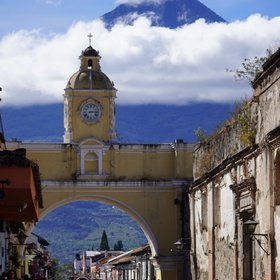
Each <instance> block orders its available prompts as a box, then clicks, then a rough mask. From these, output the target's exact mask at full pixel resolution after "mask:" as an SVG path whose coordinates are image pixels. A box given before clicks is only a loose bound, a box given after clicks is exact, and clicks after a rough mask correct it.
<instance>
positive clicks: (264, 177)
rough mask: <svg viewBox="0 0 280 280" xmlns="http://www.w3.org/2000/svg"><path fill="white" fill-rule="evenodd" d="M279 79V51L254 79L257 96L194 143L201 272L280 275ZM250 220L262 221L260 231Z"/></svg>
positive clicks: (193, 195)
mask: <svg viewBox="0 0 280 280" xmlns="http://www.w3.org/2000/svg"><path fill="white" fill-rule="evenodd" d="M279 79H280V50H278V51H277V53H276V56H275V55H273V57H272V58H271V60H269V63H266V64H265V65H264V71H263V73H262V74H261V75H259V76H258V79H256V80H255V81H254V83H253V88H254V95H253V97H252V99H251V100H250V101H249V102H248V103H244V104H243V105H242V106H241V107H240V110H237V111H236V113H235V114H234V115H233V117H232V119H230V120H229V121H228V122H227V123H225V125H224V126H223V127H222V128H221V129H220V130H219V131H217V132H215V133H214V134H213V135H212V136H211V137H210V138H208V139H202V141H201V143H199V144H198V145H197V146H196V148H195V150H194V156H193V158H194V172H193V173H194V180H195V181H194V183H193V185H192V187H191V190H190V200H191V203H190V205H191V215H192V220H191V226H192V229H191V233H192V252H193V255H194V259H196V260H197V264H198V265H197V267H194V268H193V274H195V275H196V276H197V277H196V278H195V279H204V278H203V277H201V276H200V275H202V274H203V275H204V273H206V272H208V279H280V276H279V275H280V265H279V263H280V259H279V256H278V254H277V253H276V252H280V245H279V244H280V234H279V230H278V229H279V227H280V217H279V215H280V210H279V206H280V205H279V204H280V191H279V188H280V178H279V179H277V178H278V177H279V175H278V177H277V174H279V172H280V170H279V169H280V160H278V163H277V161H276V158H277V155H279V150H280V80H279ZM277 180H278V181H279V183H277V182H278V181H277ZM201 193H203V196H202V195H201ZM248 220H255V221H257V222H258V224H257V226H256V229H255V231H254V234H256V235H255V237H256V238H253V236H252V235H250V232H249V228H248V226H247V225H246V223H245V222H246V221H248ZM244 223H245V224H244ZM201 225H202V226H201ZM257 239H258V241H257ZM206 245H207V246H206ZM205 247H206V248H207V249H208V251H207V256H205Z"/></svg>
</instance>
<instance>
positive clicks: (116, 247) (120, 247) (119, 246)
mask: <svg viewBox="0 0 280 280" xmlns="http://www.w3.org/2000/svg"><path fill="white" fill-rule="evenodd" d="M114 251H123V243H122V241H121V240H118V242H117V243H115V244H114Z"/></svg>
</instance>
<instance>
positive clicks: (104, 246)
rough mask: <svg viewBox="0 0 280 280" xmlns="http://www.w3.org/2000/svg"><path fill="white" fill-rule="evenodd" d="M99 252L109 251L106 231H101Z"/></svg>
mask: <svg viewBox="0 0 280 280" xmlns="http://www.w3.org/2000/svg"><path fill="white" fill-rule="evenodd" d="M99 249H100V251H109V250H110V248H109V243H108V238H107V234H106V231H105V230H103V233H102V237H101V242H100V248H99Z"/></svg>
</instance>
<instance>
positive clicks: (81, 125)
mask: <svg viewBox="0 0 280 280" xmlns="http://www.w3.org/2000/svg"><path fill="white" fill-rule="evenodd" d="M79 59H80V68H79V69H78V71H76V72H75V73H74V74H73V75H72V76H71V77H70V78H69V80H68V82H67V85H66V88H65V92H64V128H65V133H64V142H63V143H35V142H32V143H28V142H21V141H10V142H7V147H8V148H9V149H16V148H24V149H26V151H27V155H28V157H29V158H31V159H32V160H33V161H34V162H36V163H37V164H38V165H39V166H40V173H41V179H42V190H43V191H42V194H43V199H44V208H43V209H42V210H41V211H40V217H39V219H42V218H43V217H44V216H45V215H47V214H48V213H50V212H51V211H53V210H54V209H55V208H57V207H60V206H63V205H65V204H67V203H71V202H75V201H80V200H97V201H101V202H105V203H109V204H111V205H114V206H116V207H118V208H120V209H122V210H124V211H125V212H127V213H128V214H129V215H130V216H131V217H132V218H133V219H134V220H135V221H136V222H137V223H138V224H139V225H140V227H141V228H142V230H143V232H144V234H145V235H146V237H147V240H148V243H149V245H150V248H151V254H152V261H153V262H154V266H155V271H154V274H155V277H156V279H157V280H158V279H159V280H161V279H164V280H165V279H167V280H168V279H170V280H171V279H172V280H174V279H181V277H182V276H181V275H182V260H178V258H177V256H176V255H174V253H172V252H171V251H170V249H171V248H172V245H173V243H174V242H175V241H176V240H178V239H179V238H181V237H183V238H185V237H186V236H185V235H186V232H187V231H186V230H184V228H183V227H182V221H183V219H184V216H185V213H184V211H182V209H185V208H184V207H183V206H184V205H183V204H185V202H186V201H185V200H184V199H182V197H183V195H184V190H185V189H186V188H187V186H188V185H189V184H190V181H191V179H192V150H193V145H192V144H189V143H185V142H184V141H182V140H176V141H175V142H174V143H166V144H145V145H135V144H123V143H120V142H119V141H117V139H116V127H115V99H116V93H117V90H116V88H115V87H114V84H113V82H112V81H111V80H110V79H109V78H108V77H107V75H106V74H105V73H104V72H102V70H101V66H100V59H101V56H100V55H99V52H98V51H96V50H95V49H94V48H93V47H92V46H91V45H90V46H88V47H87V48H86V49H85V50H84V51H83V52H82V53H81V55H80V57H79ZM62 63H63V62H62ZM42 125H43V124H42ZM30 230H32V229H30Z"/></svg>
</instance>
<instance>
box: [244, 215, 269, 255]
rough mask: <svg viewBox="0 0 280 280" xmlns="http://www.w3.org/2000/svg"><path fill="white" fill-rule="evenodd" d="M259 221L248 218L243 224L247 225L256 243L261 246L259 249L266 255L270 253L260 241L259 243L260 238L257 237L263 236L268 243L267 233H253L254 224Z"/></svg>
mask: <svg viewBox="0 0 280 280" xmlns="http://www.w3.org/2000/svg"><path fill="white" fill-rule="evenodd" d="M258 224H259V223H258V222H257V221H255V220H248V221H246V222H245V223H243V225H244V226H247V227H248V231H249V233H250V236H252V237H253V238H254V239H255V240H256V241H257V243H258V245H259V246H260V247H261V249H262V250H263V251H264V252H265V253H266V254H267V255H270V253H269V252H268V251H267V250H266V249H265V248H264V247H263V245H262V243H261V239H260V238H257V237H258V236H259V237H264V238H265V239H266V242H267V243H269V240H270V236H269V234H268V233H254V232H255V229H256V226H257V225H258Z"/></svg>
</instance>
